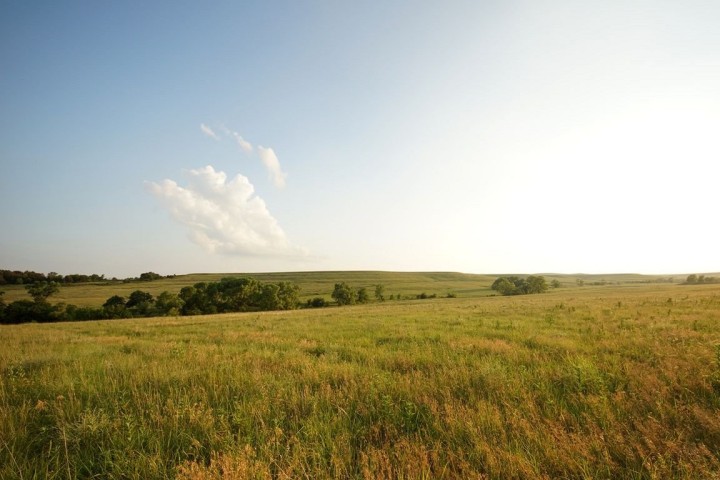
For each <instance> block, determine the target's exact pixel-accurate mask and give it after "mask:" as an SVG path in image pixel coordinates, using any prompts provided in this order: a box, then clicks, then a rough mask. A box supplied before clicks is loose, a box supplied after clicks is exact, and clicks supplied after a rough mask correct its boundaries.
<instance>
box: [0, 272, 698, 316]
mask: <svg viewBox="0 0 720 480" xmlns="http://www.w3.org/2000/svg"><path fill="white" fill-rule="evenodd" d="M228 276H251V277H255V278H257V279H258V280H260V281H263V282H275V283H276V282H280V281H289V282H295V283H297V284H298V285H299V286H300V294H301V297H302V299H303V300H307V299H308V298H312V297H316V296H320V297H324V298H326V299H327V300H330V293H331V292H332V291H333V287H334V285H335V283H337V282H341V281H344V282H347V283H348V284H350V285H352V286H353V287H355V288H359V287H367V288H368V290H369V292H370V294H371V295H372V294H373V292H374V290H373V288H374V285H376V284H383V285H385V295H386V296H387V297H389V296H390V295H393V296H397V295H401V296H403V297H408V296H410V297H415V295H417V294H420V293H423V292H425V293H427V294H428V295H431V294H436V295H438V296H445V295H447V294H448V293H455V294H456V295H457V296H458V297H479V296H487V295H492V294H493V293H494V292H493V291H492V290H491V289H490V285H491V284H492V282H493V281H494V280H495V279H496V278H497V277H498V275H473V274H465V273H454V272H378V271H357V272H290V273H253V274H243V273H238V274H231V273H222V274H220V273H210V274H207V273H206V274H189V275H178V276H176V277H174V278H164V279H162V280H156V281H153V282H140V281H138V282H129V283H106V282H101V283H86V284H70V285H63V286H61V287H60V292H59V293H58V294H56V295H53V297H52V298H51V301H52V302H53V303H55V302H65V303H69V304H74V305H78V306H88V307H98V306H101V305H102V304H103V303H104V302H105V301H106V300H107V299H108V298H110V297H111V296H113V295H121V296H124V297H125V298H127V297H128V295H129V294H130V293H131V292H133V291H135V290H143V291H147V292H150V293H151V294H153V295H154V296H157V295H158V294H159V293H161V292H163V291H165V290H167V291H169V292H171V293H177V292H179V291H180V289H181V288H182V287H185V286H188V285H193V284H195V283H197V282H211V281H218V280H220V279H221V278H223V277H228ZM546 278H547V280H548V282H550V281H552V280H553V279H557V280H558V281H559V282H560V283H561V285H562V287H563V288H569V287H572V288H574V287H576V285H577V280H578V279H581V280H584V281H585V282H586V283H587V284H588V285H586V286H585V287H584V288H594V287H592V286H591V285H589V284H590V283H593V282H601V281H605V282H608V283H611V284H635V285H642V284H644V283H647V282H652V281H655V280H656V279H657V278H660V277H655V276H645V275H635V274H622V275H557V274H546ZM676 280H677V282H678V283H679V282H681V281H682V280H684V277H683V276H677V277H676ZM0 290H4V291H5V301H6V302H12V301H15V300H20V299H30V296H29V295H28V294H27V292H26V291H25V288H24V287H23V286H21V285H0Z"/></svg>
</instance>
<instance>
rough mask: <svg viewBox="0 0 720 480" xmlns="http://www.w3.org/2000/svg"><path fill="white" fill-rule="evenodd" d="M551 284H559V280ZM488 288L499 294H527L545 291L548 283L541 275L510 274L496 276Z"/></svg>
mask: <svg viewBox="0 0 720 480" xmlns="http://www.w3.org/2000/svg"><path fill="white" fill-rule="evenodd" d="M553 286H554V287H557V286H559V282H558V284H557V285H555V284H554V285H553ZM490 288H492V289H493V290H495V291H496V292H498V293H499V294H501V295H527V294H531V293H544V292H547V290H548V284H547V281H546V280H545V277H543V276H542V275H529V276H528V277H526V278H522V277H517V276H512V275H511V276H507V277H498V279H497V280H495V281H494V282H493V284H492V286H491V287H490Z"/></svg>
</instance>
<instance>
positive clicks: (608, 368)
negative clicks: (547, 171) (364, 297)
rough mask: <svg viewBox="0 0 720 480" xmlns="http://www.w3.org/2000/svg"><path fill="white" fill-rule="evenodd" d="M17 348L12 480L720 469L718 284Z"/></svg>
mask: <svg viewBox="0 0 720 480" xmlns="http://www.w3.org/2000/svg"><path fill="white" fill-rule="evenodd" d="M358 275H360V274H358ZM318 284H320V282H318ZM408 285H410V283H408ZM408 288H410V287H408ZM0 342H1V344H2V345H3V348H2V350H0V478H3V479H5V478H8V479H11V478H25V479H30V478H137V479H156V478H157V479H160V478H183V479H189V478H194V479H202V478H497V479H509V478H518V479H519V478H528V479H533V478H630V479H645V478H647V479H654V478H657V479H666V478H687V479H691V478H693V479H694V478H717V477H718V475H720V459H719V458H718V452H719V451H720V416H719V415H718V412H719V410H720V363H719V362H720V347H719V345H720V290H719V289H718V288H717V286H714V287H713V286H693V287H689V286H672V285H661V286H642V287H637V286H635V287H617V286H615V287H603V288H592V289H574V290H565V291H563V290H559V291H554V292H551V293H548V294H544V295H534V296H522V297H484V298H457V299H436V300H424V301H403V302H386V303H384V304H373V305H367V306H356V307H343V308H329V309H320V310H303V311H291V312H268V313H260V314H258V313H254V314H228V315H216V316H201V317H180V318H155V319H136V320H114V321H101V322H84V323H64V324H27V325H17V326H3V327H2V328H0Z"/></svg>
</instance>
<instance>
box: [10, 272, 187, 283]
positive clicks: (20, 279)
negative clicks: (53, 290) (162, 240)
mask: <svg viewBox="0 0 720 480" xmlns="http://www.w3.org/2000/svg"><path fill="white" fill-rule="evenodd" d="M174 276H175V275H167V276H166V277H163V276H162V275H160V274H157V273H155V272H145V273H141V274H140V276H139V277H129V278H124V279H122V280H118V279H117V278H115V277H113V278H112V279H107V278H105V275H104V274H103V275H98V274H96V273H93V274H91V275H84V274H81V273H72V274H69V275H60V274H59V273H56V272H50V273H48V274H44V273H39V272H33V271H31V270H25V271H24V272H22V271H20V270H0V285H32V284H35V283H45V282H55V283H61V284H70V283H90V282H109V281H112V282H132V281H152V280H159V279H161V278H172V277H174Z"/></svg>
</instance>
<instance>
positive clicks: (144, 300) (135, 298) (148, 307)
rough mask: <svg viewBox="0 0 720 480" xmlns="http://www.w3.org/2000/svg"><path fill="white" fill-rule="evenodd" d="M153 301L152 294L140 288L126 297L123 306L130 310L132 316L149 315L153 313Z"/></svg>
mask: <svg viewBox="0 0 720 480" xmlns="http://www.w3.org/2000/svg"><path fill="white" fill-rule="evenodd" d="M154 303H155V299H154V298H153V296H152V294H150V293H148V292H143V291H142V290H135V291H134V292H132V293H131V294H130V296H129V297H128V301H127V302H126V303H125V307H126V308H128V309H129V310H130V311H131V312H132V314H133V316H136V317H150V316H152V315H153V314H154V313H155V311H154V308H153V307H154Z"/></svg>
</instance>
